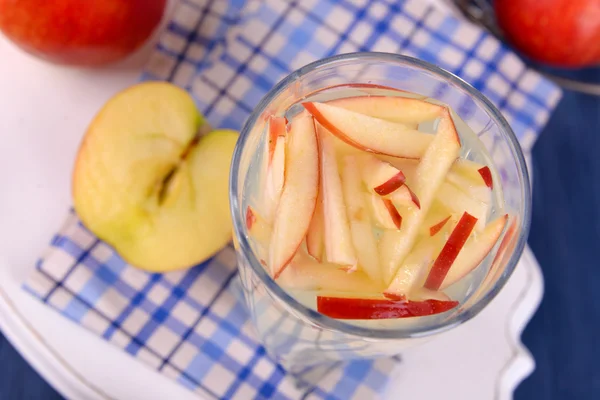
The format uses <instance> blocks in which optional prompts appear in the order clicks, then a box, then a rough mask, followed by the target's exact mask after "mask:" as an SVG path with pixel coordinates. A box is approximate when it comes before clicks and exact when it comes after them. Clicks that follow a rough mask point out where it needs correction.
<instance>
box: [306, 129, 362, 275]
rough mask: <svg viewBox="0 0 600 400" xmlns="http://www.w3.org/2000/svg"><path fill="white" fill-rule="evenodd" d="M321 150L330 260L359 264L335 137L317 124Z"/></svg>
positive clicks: (326, 250)
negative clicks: (338, 162)
mask: <svg viewBox="0 0 600 400" xmlns="http://www.w3.org/2000/svg"><path fill="white" fill-rule="evenodd" d="M316 127H317V133H318V137H319V143H320V151H321V158H320V159H321V193H322V197H323V220H324V232H325V255H326V257H327V261H329V262H331V263H334V264H340V265H344V266H349V267H352V268H354V267H356V261H357V259H356V254H355V252H354V247H353V245H352V235H351V233H350V224H349V222H348V216H347V214H346V204H345V202H344V194H343V191H342V183H341V180H340V174H339V171H338V165H337V159H336V154H335V148H334V145H333V137H332V136H331V134H330V133H329V132H328V131H327V130H326V129H325V128H323V127H322V126H321V125H319V124H316Z"/></svg>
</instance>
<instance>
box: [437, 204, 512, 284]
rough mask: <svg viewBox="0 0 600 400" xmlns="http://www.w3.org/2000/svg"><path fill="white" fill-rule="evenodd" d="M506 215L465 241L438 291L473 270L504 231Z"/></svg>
mask: <svg viewBox="0 0 600 400" xmlns="http://www.w3.org/2000/svg"><path fill="white" fill-rule="evenodd" d="M507 220H508V214H506V215H503V216H501V217H499V218H497V219H495V220H494V221H492V222H490V223H489V224H487V226H486V227H485V229H484V230H483V232H481V233H480V234H478V235H476V236H473V237H471V238H469V240H467V243H465V245H464V247H463V249H462V250H461V251H460V253H458V256H457V257H456V259H455V260H454V263H453V264H452V266H451V267H450V270H449V271H448V273H447V274H446V278H445V279H444V281H443V282H442V284H441V285H440V287H439V289H440V290H444V289H446V288H447V287H448V286H450V285H452V284H454V283H456V282H457V281H458V280H459V279H461V278H462V277H464V276H465V275H467V274H468V273H469V272H471V271H472V270H474V269H475V268H476V267H477V266H478V265H479V264H480V263H481V261H483V259H484V258H485V257H486V256H487V255H488V254H489V252H490V251H491V250H492V248H493V247H494V245H495V244H496V242H497V241H498V238H499V237H500V234H502V231H503V230H504V226H505V225H506V221H507Z"/></svg>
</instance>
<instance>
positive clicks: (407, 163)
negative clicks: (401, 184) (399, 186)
mask: <svg viewBox="0 0 600 400" xmlns="http://www.w3.org/2000/svg"><path fill="white" fill-rule="evenodd" d="M377 158H379V159H380V160H381V161H384V162H387V163H389V164H391V165H392V166H393V167H395V168H396V169H398V170H399V171H402V173H404V176H405V177H406V181H407V182H408V183H409V184H412V183H414V182H415V178H416V173H417V167H418V166H419V160H413V159H411V158H399V157H390V156H383V155H378V156H377Z"/></svg>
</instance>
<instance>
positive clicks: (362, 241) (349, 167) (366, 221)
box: [342, 156, 383, 283]
mask: <svg viewBox="0 0 600 400" xmlns="http://www.w3.org/2000/svg"><path fill="white" fill-rule="evenodd" d="M361 183H362V182H361V180H360V168H359V163H358V161H357V160H356V157H354V156H346V157H344V158H343V161H342V186H343V190H344V200H345V202H346V211H347V214H348V218H349V219H350V233H351V235H352V243H353V244H354V249H355V251H356V256H357V257H358V263H359V265H360V266H361V268H362V270H363V271H365V272H366V274H367V275H368V276H369V277H370V278H371V280H372V281H373V282H376V283H382V282H383V278H382V276H381V267H380V265H379V252H378V251H377V241H376V239H375V234H374V233H373V225H372V223H371V218H370V215H369V212H368V210H367V205H366V204H365V201H364V196H363V195H362V193H361Z"/></svg>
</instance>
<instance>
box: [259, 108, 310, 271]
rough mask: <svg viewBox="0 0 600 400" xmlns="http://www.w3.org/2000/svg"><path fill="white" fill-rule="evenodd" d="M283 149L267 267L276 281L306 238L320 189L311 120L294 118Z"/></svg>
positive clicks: (308, 118) (304, 117)
mask: <svg viewBox="0 0 600 400" xmlns="http://www.w3.org/2000/svg"><path fill="white" fill-rule="evenodd" d="M288 137H289V140H288V144H287V149H286V153H287V154H286V165H285V167H286V168H285V170H286V181H285V185H284V187H283V192H282V194H281V199H280V200H279V205H278V207H277V211H276V215H275V221H274V223H273V235H272V239H271V245H270V248H269V250H270V254H269V266H270V268H271V271H272V272H273V276H274V277H275V278H276V277H277V276H279V274H281V272H282V271H283V270H284V269H285V267H286V266H287V265H288V264H289V262H290V261H291V259H292V257H293V256H294V254H295V253H296V251H297V250H298V247H300V244H301V243H302V241H303V240H304V237H305V236H306V232H307V231H308V227H309V225H310V221H311V219H312V216H313V214H314V211H315V207H316V202H317V194H318V190H319V146H318V141H317V135H316V132H315V126H314V121H313V119H312V118H311V117H309V116H303V117H298V118H295V119H294V121H293V123H292V126H291V130H290V134H289V135H288Z"/></svg>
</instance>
